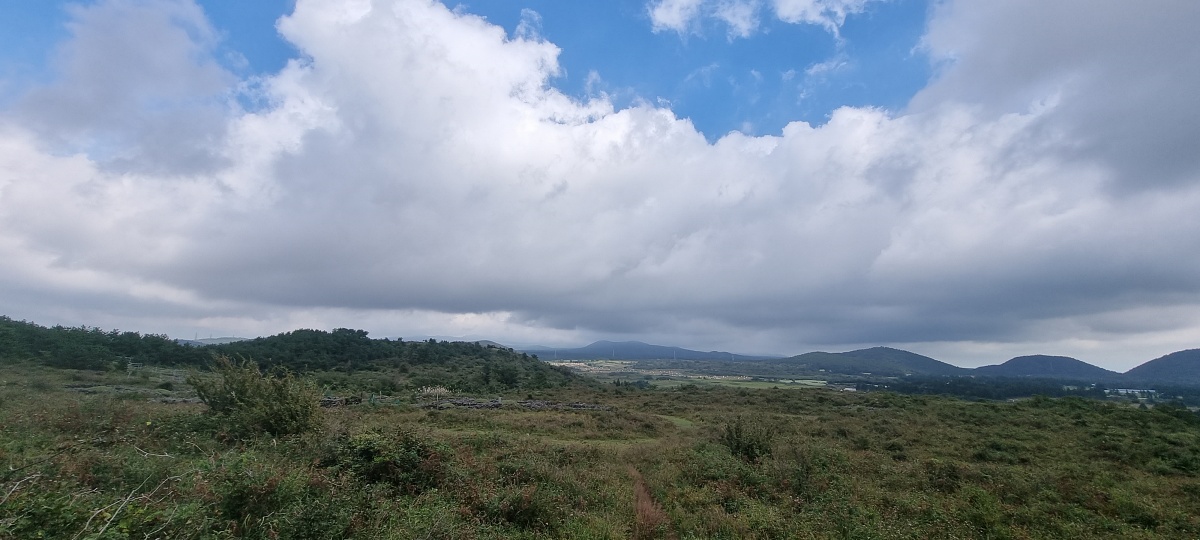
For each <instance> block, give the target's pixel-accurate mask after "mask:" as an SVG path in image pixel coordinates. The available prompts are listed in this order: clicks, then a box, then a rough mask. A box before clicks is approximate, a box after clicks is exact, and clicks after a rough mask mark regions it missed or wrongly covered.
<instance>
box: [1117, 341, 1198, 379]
mask: <svg viewBox="0 0 1200 540" xmlns="http://www.w3.org/2000/svg"><path fill="white" fill-rule="evenodd" d="M1124 378H1125V380H1127V381H1131V382H1150V383H1158V384H1172V385H1200V349H1188V350H1186V351H1179V352H1173V353H1171V354H1168V355H1166V356H1163V357H1161V358H1155V359H1154V360H1151V361H1149V362H1146V363H1145V364H1142V365H1140V366H1138V367H1135V368H1133V369H1131V370H1129V371H1126V372H1125V377H1124Z"/></svg>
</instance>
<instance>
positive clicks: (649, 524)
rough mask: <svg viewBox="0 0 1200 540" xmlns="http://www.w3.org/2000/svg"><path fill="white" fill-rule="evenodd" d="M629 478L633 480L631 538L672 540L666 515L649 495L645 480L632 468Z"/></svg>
mask: <svg viewBox="0 0 1200 540" xmlns="http://www.w3.org/2000/svg"><path fill="white" fill-rule="evenodd" d="M629 476H631V477H632V478H633V499H634V503H633V508H634V516H633V538H634V539H635V540H643V539H650V538H667V539H671V540H674V538H675V535H674V534H672V533H671V531H670V529H669V524H668V523H667V513H666V512H664V511H663V509H662V506H661V505H659V504H658V502H656V501H655V500H654V497H653V496H651V495H650V490H649V489H648V488H647V487H646V479H645V478H642V473H640V472H638V470H637V469H636V468H634V467H633V466H630V467H629Z"/></svg>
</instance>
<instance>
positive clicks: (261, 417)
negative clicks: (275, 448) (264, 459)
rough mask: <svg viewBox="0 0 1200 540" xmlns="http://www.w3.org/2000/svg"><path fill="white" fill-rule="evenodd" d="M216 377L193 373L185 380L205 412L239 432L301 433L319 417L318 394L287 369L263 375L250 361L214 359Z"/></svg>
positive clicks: (316, 421)
mask: <svg viewBox="0 0 1200 540" xmlns="http://www.w3.org/2000/svg"><path fill="white" fill-rule="evenodd" d="M213 371H214V372H215V373H216V375H217V376H216V377H211V378H210V377H203V376H200V375H199V374H195V373H193V374H192V375H190V376H189V377H188V379H187V383H188V384H190V385H192V387H193V388H195V389H196V394H197V395H198V396H199V397H200V400H201V401H203V402H204V404H205V405H208V408H209V411H210V412H211V413H213V414H215V415H218V416H221V417H223V418H224V419H226V420H228V422H229V427H230V428H231V429H233V430H235V431H240V432H243V433H269V434H272V435H285V434H290V433H304V432H306V431H309V430H311V429H313V428H314V427H316V425H317V423H318V421H319V420H320V416H319V415H320V409H319V408H318V407H317V398H318V393H317V389H316V387H315V386H313V385H312V384H311V383H309V382H308V381H304V380H301V379H297V378H295V377H294V376H292V374H290V373H287V372H282V373H277V374H274V375H268V374H263V373H262V372H261V371H259V370H258V365H256V364H255V363H254V362H252V361H249V360H245V359H242V360H240V361H237V362H235V361H233V360H231V359H230V358H229V357H227V356H218V357H217V358H216V362H215V365H214V366H213Z"/></svg>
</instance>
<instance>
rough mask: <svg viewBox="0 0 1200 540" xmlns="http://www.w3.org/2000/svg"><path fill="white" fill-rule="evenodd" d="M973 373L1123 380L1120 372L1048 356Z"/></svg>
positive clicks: (1072, 359) (1025, 359) (1018, 358)
mask: <svg viewBox="0 0 1200 540" xmlns="http://www.w3.org/2000/svg"><path fill="white" fill-rule="evenodd" d="M973 372H974V374H976V375H987V376H992V377H1035V378H1042V379H1067V380H1077V381H1087V382H1093V383H1098V382H1110V381H1116V380H1119V379H1120V378H1121V374H1120V373H1117V372H1115V371H1109V370H1107V369H1104V368H1101V367H1096V366H1093V365H1091V364H1089V363H1087V362H1084V361H1081V360H1076V359H1074V358H1071V357H1069V356H1047V355H1044V354H1035V355H1030V356H1018V357H1016V358H1013V359H1010V360H1009V361H1007V362H1005V363H1003V364H999V365H994V366H982V367H977V368H975V369H974V370H973Z"/></svg>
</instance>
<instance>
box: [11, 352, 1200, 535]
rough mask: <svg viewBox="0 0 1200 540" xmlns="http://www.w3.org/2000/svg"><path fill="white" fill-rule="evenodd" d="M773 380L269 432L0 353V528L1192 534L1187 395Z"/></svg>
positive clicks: (158, 385)
mask: <svg viewBox="0 0 1200 540" xmlns="http://www.w3.org/2000/svg"><path fill="white" fill-rule="evenodd" d="M301 382H302V381H301ZM779 386H780V387H779V388H731V387H727V386H724V385H710V386H701V385H685V386H680V387H677V388H659V389H648V390H642V389H636V388H629V387H624V386H622V387H617V386H613V385H603V386H586V385H581V386H572V387H567V388H556V389H552V390H539V391H532V390H530V391H522V392H520V393H516V394H512V395H506V396H504V401H503V403H504V404H503V406H502V407H500V408H495V409H467V408H454V407H448V408H426V407H421V406H418V405H417V404H416V403H414V402H413V401H414V400H413V399H412V398H411V397H410V398H409V399H407V400H404V401H405V403H403V404H399V405H371V404H369V403H364V404H361V405H352V406H346V407H335V408H329V409H318V410H316V417H315V421H316V423H315V424H314V425H313V426H312V427H311V428H308V429H305V430H304V431H302V432H299V433H295V434H290V435H284V434H274V435H273V434H270V433H266V432H255V431H252V430H249V431H248V430H246V429H235V428H236V425H235V424H234V423H232V419H233V418H234V417H232V416H230V417H226V416H216V415H213V414H211V413H210V412H208V409H207V407H206V406H205V405H203V404H198V403H191V402H187V401H186V400H187V398H189V397H191V396H192V395H193V394H192V391H191V389H190V387H188V386H187V385H186V384H180V383H179V382H178V381H177V380H174V379H173V378H172V375H171V374H170V373H165V372H163V373H160V372H146V373H144V374H143V373H139V374H134V375H132V376H130V375H128V374H126V373H124V372H92V371H73V370H56V369H48V368H42V367H39V366H35V365H29V364H11V363H10V364H4V365H2V366H0V460H2V461H0V464H2V465H3V466H4V472H3V477H2V480H0V538H14V539H16V538H22V539H23V538H39V537H42V538H139V539H141V538H264V539H265V538H296V539H303V538H396V539H400V538H414V539H415V538H481V539H482V538H912V539H925V538H947V539H948V538H1194V537H1197V536H1200V422H1198V421H1197V418H1196V416H1195V415H1194V414H1191V413H1188V412H1187V411H1186V410H1182V411H1181V410H1179V409H1174V408H1170V407H1162V408H1159V409H1156V410H1141V409H1138V408H1134V407H1129V406H1119V405H1114V404H1110V403H1103V402H1097V401H1086V400H1083V399H1077V398H1066V399H1044V398H1035V399H1030V400H1024V401H1020V402H1012V403H1009V402H969V401H962V400H956V399H950V398H940V397H928V396H902V395H896V394H890V393H868V394H855V393H848V392H838V391H834V390H830V389H824V388H792V387H784V386H783V385H779ZM97 388H103V389H107V390H105V391H96V392H92V393H88V392H85V391H84V390H87V389H97ZM481 397H489V398H490V397H491V396H481ZM527 398H533V399H538V400H543V401H544V402H548V403H561V404H568V403H575V402H583V403H587V404H594V405H602V406H604V407H605V408H599V409H588V410H571V409H568V408H559V409H553V408H544V409H531V408H528V407H523V406H521V405H519V404H518V403H517V401H518V400H524V399H527ZM163 399H167V400H172V401H176V402H173V403H166V402H163V401H162V400H163Z"/></svg>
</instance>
